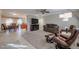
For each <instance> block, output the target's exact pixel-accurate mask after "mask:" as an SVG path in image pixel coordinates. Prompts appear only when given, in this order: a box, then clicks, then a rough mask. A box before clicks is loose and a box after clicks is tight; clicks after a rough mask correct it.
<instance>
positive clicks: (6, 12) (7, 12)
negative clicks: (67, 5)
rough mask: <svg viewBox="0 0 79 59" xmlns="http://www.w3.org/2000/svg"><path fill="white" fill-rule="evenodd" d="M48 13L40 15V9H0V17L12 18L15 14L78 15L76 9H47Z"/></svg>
mask: <svg viewBox="0 0 79 59" xmlns="http://www.w3.org/2000/svg"><path fill="white" fill-rule="evenodd" d="M47 11H49V12H50V13H47V14H42V13H41V12H40V9H2V15H4V16H11V17H14V15H13V13H16V14H17V16H22V15H38V16H39V15H44V16H45V15H50V14H62V13H65V12H73V13H77V14H78V13H79V10H78V9H47Z"/></svg>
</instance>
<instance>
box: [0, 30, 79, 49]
mask: <svg viewBox="0 0 79 59" xmlns="http://www.w3.org/2000/svg"><path fill="white" fill-rule="evenodd" d="M37 33H38V34H37ZM28 34H29V36H28ZM45 34H48V33H45V32H43V31H35V32H22V31H18V32H8V31H7V32H0V49H35V48H38V49H54V48H55V46H54V44H48V43H47V42H45V40H44V39H43V38H44V35H45ZM23 35H25V36H26V37H25V38H24V37H23ZM36 35H37V36H38V37H37V36H36ZM31 38H34V39H35V38H36V39H37V38H39V39H38V40H36V39H35V40H34V39H33V40H32V39H31ZM27 39H31V40H32V41H29V40H27ZM40 39H42V40H40ZM34 41H35V42H34ZM31 42H33V43H31ZM77 42H79V37H78V38H77V40H76V42H75V44H73V45H72V48H79V47H77V46H76V43H77ZM34 43H35V44H34Z"/></svg>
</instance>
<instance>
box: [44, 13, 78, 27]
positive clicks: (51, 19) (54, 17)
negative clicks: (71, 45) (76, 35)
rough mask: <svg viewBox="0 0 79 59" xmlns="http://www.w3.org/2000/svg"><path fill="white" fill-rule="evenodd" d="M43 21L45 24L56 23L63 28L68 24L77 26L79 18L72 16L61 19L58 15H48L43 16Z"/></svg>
mask: <svg viewBox="0 0 79 59" xmlns="http://www.w3.org/2000/svg"><path fill="white" fill-rule="evenodd" d="M44 23H45V24H58V25H59V26H60V28H65V26H70V25H76V26H77V27H79V24H78V23H79V20H78V19H77V18H75V17H74V16H73V17H72V18H70V19H69V21H65V22H64V21H62V19H60V18H59V15H57V14H56V15H55V14H54V15H48V16H44Z"/></svg>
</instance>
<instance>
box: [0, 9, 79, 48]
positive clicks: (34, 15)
mask: <svg viewBox="0 0 79 59" xmlns="http://www.w3.org/2000/svg"><path fill="white" fill-rule="evenodd" d="M78 14H79V10H78V9H77V10H76V9H19V10H18V9H11V10H10V9H3V10H0V19H1V20H0V21H1V23H0V25H1V24H3V23H5V24H6V25H7V26H6V27H8V26H9V25H10V24H11V23H15V24H16V25H18V28H16V27H17V26H14V28H10V30H12V31H10V32H8V33H9V34H10V35H12V37H11V38H10V39H9V40H10V42H8V44H7V43H6V42H7V41H8V39H6V40H4V43H6V45H2V47H1V48H18V47H15V46H16V45H17V46H19V45H20V44H23V45H24V46H30V47H28V48H37V49H55V48H56V47H55V45H56V44H55V43H51V42H50V43H48V42H46V38H47V37H45V35H49V34H52V33H54V32H57V31H59V30H62V29H63V30H65V29H66V28H69V27H70V25H75V26H76V29H77V30H78V29H79V24H78V22H79V16H78ZM7 20H8V21H7ZM18 20H20V21H18ZM24 24H25V25H24ZM47 24H49V26H48V27H47V30H46V28H45V25H47ZM54 25H56V26H58V27H59V29H57V28H55V29H54V28H51V27H52V26H54ZM11 27H12V26H11ZM20 27H21V28H20ZM13 29H15V31H13ZM19 29H21V30H19ZM17 30H18V32H19V31H20V34H21V35H20V38H18V40H19V39H20V40H22V41H23V42H21V41H20V43H16V44H15V42H16V41H17V40H15V41H12V40H11V39H13V37H16V38H17V34H16V33H18V32H17ZM7 31H8V30H5V31H2V30H1V35H3V37H4V34H5V33H6V32H7ZM21 31H22V32H21ZM2 33H3V34H2ZM54 34H56V33H54ZM6 36H7V34H6ZM3 37H2V38H3ZM16 38H15V39H16ZM4 39H5V38H4ZM2 42H3V41H2ZM24 42H25V43H24ZM27 42H28V44H26V43H27ZM78 42H79V40H78V38H77V40H76V41H75V42H74V44H72V46H71V48H79V47H78V44H79V43H78ZM3 46H4V47H3ZM19 48H21V47H19ZM24 48H27V47H24Z"/></svg>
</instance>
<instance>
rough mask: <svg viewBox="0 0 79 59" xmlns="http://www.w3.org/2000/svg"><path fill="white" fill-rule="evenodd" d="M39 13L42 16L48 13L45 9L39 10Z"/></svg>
mask: <svg viewBox="0 0 79 59" xmlns="http://www.w3.org/2000/svg"><path fill="white" fill-rule="evenodd" d="M40 12H41V13H42V14H46V13H50V12H49V11H48V10H47V9H41V10H40Z"/></svg>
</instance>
